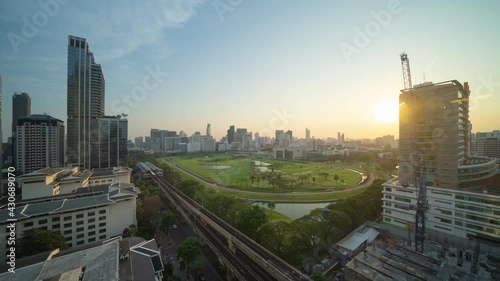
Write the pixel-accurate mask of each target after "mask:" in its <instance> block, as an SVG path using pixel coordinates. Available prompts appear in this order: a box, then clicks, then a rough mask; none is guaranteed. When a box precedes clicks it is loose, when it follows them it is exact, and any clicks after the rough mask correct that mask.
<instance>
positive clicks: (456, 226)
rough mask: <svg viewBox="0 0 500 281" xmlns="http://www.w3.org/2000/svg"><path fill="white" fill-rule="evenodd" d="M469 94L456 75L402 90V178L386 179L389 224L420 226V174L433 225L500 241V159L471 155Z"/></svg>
mask: <svg viewBox="0 0 500 281" xmlns="http://www.w3.org/2000/svg"><path fill="white" fill-rule="evenodd" d="M469 94H470V92H469V87H468V84H467V83H464V85H463V86H462V84H460V83H459V82H457V81H455V80H453V81H447V82H442V83H437V84H432V83H426V84H424V85H421V86H416V87H415V88H413V89H410V90H404V91H402V94H401V95H400V98H399V100H400V114H399V118H400V122H399V152H400V156H399V157H400V158H399V167H400V169H399V178H396V179H393V180H390V181H388V182H386V183H385V184H384V190H383V213H382V215H383V220H384V223H386V224H389V225H392V226H396V227H400V228H405V229H407V230H408V232H409V233H410V232H411V231H413V230H414V225H415V222H416V221H415V220H416V218H415V215H416V205H417V195H418V190H417V189H418V188H416V186H418V185H417V184H416V178H417V176H418V175H420V176H421V177H422V178H423V180H424V181H425V186H426V201H425V205H424V207H425V208H426V211H425V218H426V221H425V228H426V229H427V230H429V231H434V233H440V234H441V235H443V236H446V235H453V236H457V237H461V238H477V237H483V238H484V237H487V239H490V240H493V241H499V242H500V190H499V188H498V187H499V186H500V177H499V175H498V173H499V169H498V164H497V160H496V159H494V158H488V157H471V156H470V151H469V147H470V146H469V134H468V131H469V130H468V126H469V125H470V123H469V120H468V119H469V104H468V98H469ZM424 176H425V177H424Z"/></svg>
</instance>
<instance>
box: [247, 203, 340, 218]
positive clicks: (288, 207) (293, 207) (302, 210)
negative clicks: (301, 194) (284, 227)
mask: <svg viewBox="0 0 500 281" xmlns="http://www.w3.org/2000/svg"><path fill="white" fill-rule="evenodd" d="M329 204H331V202H330V203H328V202H327V203H276V207H275V208H274V210H275V211H276V212H279V213H282V214H283V215H285V216H287V217H289V218H291V219H294V220H295V219H298V218H300V217H303V216H305V215H307V214H309V212H311V210H314V209H317V208H325V207H326V206H328V205H329ZM254 205H257V206H259V207H263V208H266V209H267V202H255V203H254Z"/></svg>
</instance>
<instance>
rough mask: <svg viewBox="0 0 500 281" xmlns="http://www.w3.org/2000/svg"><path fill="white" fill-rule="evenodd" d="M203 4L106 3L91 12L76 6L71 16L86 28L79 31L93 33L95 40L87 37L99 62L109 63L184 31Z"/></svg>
mask: <svg viewBox="0 0 500 281" xmlns="http://www.w3.org/2000/svg"><path fill="white" fill-rule="evenodd" d="M201 4H202V1H201V0H170V1H164V0H163V1H162V0H154V1H132V0H129V1H120V2H104V1H103V2H102V3H101V2H96V3H92V4H91V5H92V6H93V8H92V9H91V10H89V9H88V8H87V9H82V8H81V7H76V6H77V5H75V7H73V8H74V10H73V11H72V14H74V15H75V16H76V15H79V16H76V17H74V18H73V20H72V21H73V22H74V21H75V19H76V21H78V22H79V24H78V26H80V27H85V28H84V29H82V28H79V30H83V31H84V33H85V30H91V36H92V37H90V36H88V37H87V39H89V42H91V49H92V50H97V51H96V59H97V60H98V62H106V61H111V60H115V59H119V58H122V57H124V56H126V55H128V54H130V53H132V52H134V51H136V50H137V49H139V48H140V47H142V46H147V45H152V44H155V43H157V42H159V41H160V40H161V39H162V38H163V36H164V33H165V32H166V31H167V30H168V29H178V28H182V27H183V26H184V25H185V24H186V23H187V22H188V21H189V20H190V19H191V18H192V17H193V16H194V15H195V10H196V8H197V7H198V6H200V5H201ZM86 6H87V5H86ZM82 13H85V14H83V15H82ZM89 25H90V26H89ZM73 35H76V36H82V37H86V35H85V34H73ZM167 53H168V52H167ZM162 54H165V51H162Z"/></svg>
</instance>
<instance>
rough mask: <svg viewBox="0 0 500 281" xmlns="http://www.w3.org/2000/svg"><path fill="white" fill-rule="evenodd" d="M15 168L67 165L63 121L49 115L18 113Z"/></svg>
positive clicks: (36, 168)
mask: <svg viewBox="0 0 500 281" xmlns="http://www.w3.org/2000/svg"><path fill="white" fill-rule="evenodd" d="M15 131H16V136H15V138H14V139H15V140H16V145H15V146H16V168H17V170H18V171H21V172H22V173H30V172H32V171H36V170H39V169H42V168H46V167H63V166H64V123H63V121H61V120H59V119H56V118H53V117H51V116H49V115H38V114H36V115H31V116H29V117H18V118H17V124H16V130H15Z"/></svg>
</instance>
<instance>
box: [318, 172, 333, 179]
mask: <svg viewBox="0 0 500 281" xmlns="http://www.w3.org/2000/svg"><path fill="white" fill-rule="evenodd" d="M319 175H320V176H323V177H324V178H325V180H326V177H328V176H329V175H330V174H329V173H319Z"/></svg>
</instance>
